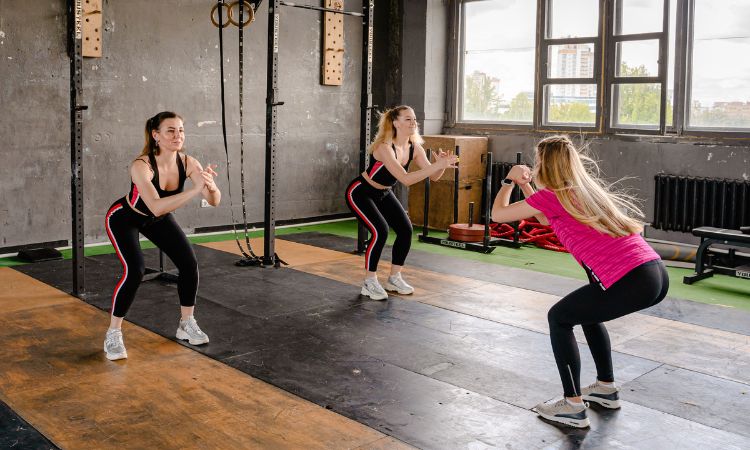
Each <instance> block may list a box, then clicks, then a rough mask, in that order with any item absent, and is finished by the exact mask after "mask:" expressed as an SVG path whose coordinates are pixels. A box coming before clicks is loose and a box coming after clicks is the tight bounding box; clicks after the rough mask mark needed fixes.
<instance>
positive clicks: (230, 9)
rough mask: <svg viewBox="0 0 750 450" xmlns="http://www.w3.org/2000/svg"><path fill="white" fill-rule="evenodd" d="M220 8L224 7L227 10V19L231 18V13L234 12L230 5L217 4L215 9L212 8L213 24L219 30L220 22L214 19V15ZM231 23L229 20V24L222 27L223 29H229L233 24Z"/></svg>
mask: <svg viewBox="0 0 750 450" xmlns="http://www.w3.org/2000/svg"><path fill="white" fill-rule="evenodd" d="M219 6H222V7H224V9H226V10H227V11H228V12H227V14H226V16H227V17H230V16H231V12H232V5H228V4H226V3H224V2H216V4H215V5H214V7H213V8H211V23H212V24H214V26H215V27H216V28H219V22H217V21H216V19H214V13H215V12H216V10H217V9H219ZM231 21H232V19H229V21H228V22H224V23H223V24H222V25H221V28H226V27H228V26H229V24H230V23H231Z"/></svg>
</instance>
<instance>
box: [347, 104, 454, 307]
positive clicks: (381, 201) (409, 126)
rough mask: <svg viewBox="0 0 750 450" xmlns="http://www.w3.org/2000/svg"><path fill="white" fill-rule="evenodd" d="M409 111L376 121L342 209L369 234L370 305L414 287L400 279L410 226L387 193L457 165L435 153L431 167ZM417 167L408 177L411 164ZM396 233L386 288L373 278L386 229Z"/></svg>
mask: <svg viewBox="0 0 750 450" xmlns="http://www.w3.org/2000/svg"><path fill="white" fill-rule="evenodd" d="M423 142H424V141H423V140H422V137H421V136H420V135H419V129H418V128H417V118H416V117H415V115H414V110H412V109H411V108H410V107H408V106H397V107H395V108H393V109H389V110H387V111H385V112H384V113H383V114H381V116H380V122H379V124H378V134H377V136H375V140H374V141H373V143H372V145H371V146H370V166H369V169H368V170H367V171H365V172H362V173H361V174H360V175H359V176H358V177H357V178H355V179H354V180H352V182H351V183H349V186H348V187H347V188H346V204H347V205H348V206H349V209H351V210H352V212H353V213H354V214H355V215H356V216H357V218H358V219H359V220H360V221H361V222H362V223H363V224H364V225H365V226H366V227H367V229H368V230H369V231H370V234H371V239H370V243H369V245H368V246H367V250H366V252H365V280H364V282H363V284H362V290H361V292H360V293H361V294H362V295H365V296H367V297H370V298H371V299H373V300H385V299H387V298H388V294H387V293H386V292H385V291H386V289H387V290H389V291H395V292H398V293H399V294H402V295H403V294H411V293H412V292H414V288H413V287H411V286H410V285H409V284H407V283H406V281H404V279H403V278H402V277H401V268H402V267H403V265H404V262H405V261H406V255H407V254H408V253H409V248H410V247H411V234H412V227H411V222H410V221H409V217H408V216H407V214H406V211H404V208H403V206H401V203H399V201H398V200H397V199H396V196H395V195H393V192H392V190H391V188H392V187H393V186H395V185H396V183H397V182H401V183H402V184H404V185H406V186H410V185H412V184H414V183H417V182H419V181H422V180H424V179H425V178H427V177H430V179H431V180H438V179H439V178H440V177H441V176H442V175H443V172H444V171H445V169H446V168H448V167H455V165H454V164H455V163H456V162H457V161H458V158H456V156H455V155H453V154H450V155H449V154H446V153H444V152H442V151H440V152H439V153H438V154H436V161H435V163H434V164H431V163H430V161H429V160H428V159H427V154H426V153H425V151H424V148H422V143H423ZM412 160H414V162H415V163H416V164H417V166H418V167H419V168H420V169H419V170H417V171H414V172H408V169H409V164H410V163H411V161H412ZM389 226H390V227H391V228H393V230H394V231H395V232H396V241H395V242H394V243H393V256H392V259H391V273H390V276H389V277H388V280H387V281H386V283H385V289H383V287H382V286H381V285H380V283H379V282H378V278H377V270H378V262H379V261H380V254H381V252H382V251H383V247H384V246H385V242H386V239H387V238H388V227H389Z"/></svg>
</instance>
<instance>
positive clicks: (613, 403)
mask: <svg viewBox="0 0 750 450" xmlns="http://www.w3.org/2000/svg"><path fill="white" fill-rule="evenodd" d="M619 392H620V389H619V388H618V387H617V385H615V384H614V383H613V384H612V386H605V385H603V384H601V383H600V382H599V380H596V381H595V382H593V383H591V384H590V385H588V386H586V387H585V388H581V397H582V398H583V399H584V400H585V401H587V402H594V403H596V404H598V405H601V406H603V407H605V408H609V409H618V408H619V407H620V394H619Z"/></svg>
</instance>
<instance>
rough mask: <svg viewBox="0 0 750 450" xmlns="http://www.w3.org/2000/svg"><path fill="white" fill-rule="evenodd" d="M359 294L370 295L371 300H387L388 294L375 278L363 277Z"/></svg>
mask: <svg viewBox="0 0 750 450" xmlns="http://www.w3.org/2000/svg"><path fill="white" fill-rule="evenodd" d="M360 294H362V295H364V296H367V297H370V298H371V299H373V300H388V294H387V293H386V292H385V289H383V286H381V285H380V283H379V282H378V279H377V278H365V282H364V284H363V285H362V291H361V292H360Z"/></svg>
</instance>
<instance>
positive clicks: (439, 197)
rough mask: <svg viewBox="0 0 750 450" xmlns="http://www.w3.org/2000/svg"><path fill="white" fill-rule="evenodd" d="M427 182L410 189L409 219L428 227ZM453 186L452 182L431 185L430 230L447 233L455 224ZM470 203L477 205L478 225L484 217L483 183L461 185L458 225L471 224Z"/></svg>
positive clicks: (414, 185) (461, 183)
mask: <svg viewBox="0 0 750 450" xmlns="http://www.w3.org/2000/svg"><path fill="white" fill-rule="evenodd" d="M424 185H425V182H424V181H420V182H419V183H416V184H413V185H411V186H410V187H409V218H410V219H411V223H412V224H414V225H416V226H420V227H421V226H422V225H424ZM453 186H454V182H453V181H451V180H440V181H432V182H430V211H429V222H428V224H427V227H428V228H431V229H433V230H442V231H446V230H447V229H448V225H450V224H452V223H453ZM469 202H474V223H479V220H480V217H481V213H482V180H467V181H459V182H458V223H468V221H469Z"/></svg>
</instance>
